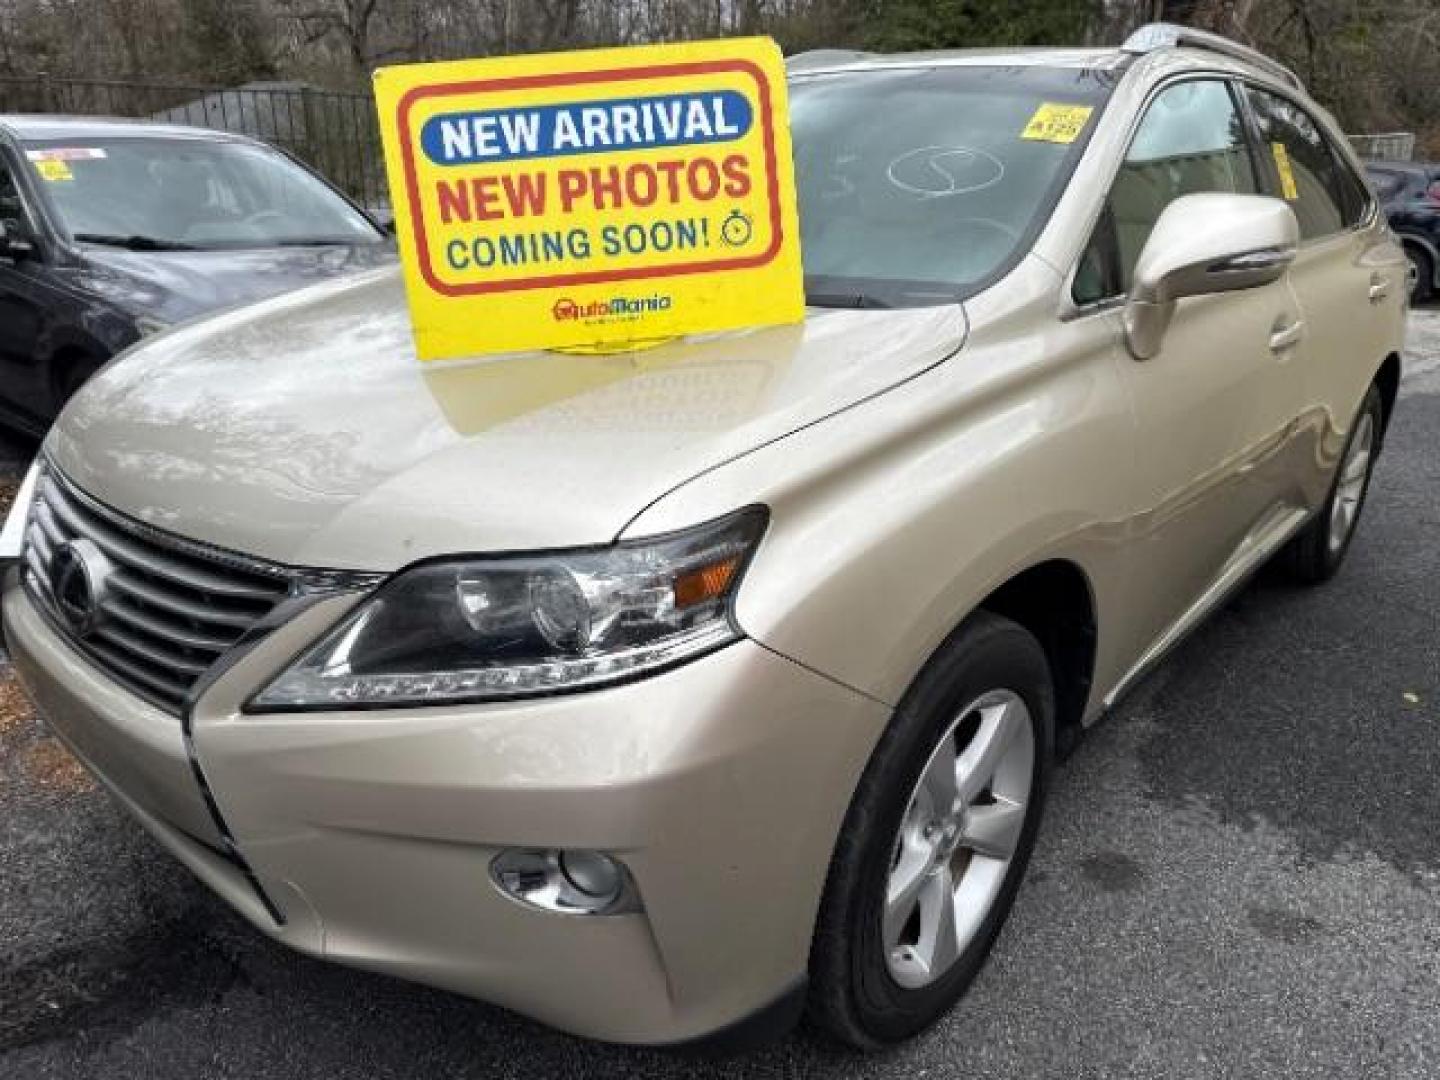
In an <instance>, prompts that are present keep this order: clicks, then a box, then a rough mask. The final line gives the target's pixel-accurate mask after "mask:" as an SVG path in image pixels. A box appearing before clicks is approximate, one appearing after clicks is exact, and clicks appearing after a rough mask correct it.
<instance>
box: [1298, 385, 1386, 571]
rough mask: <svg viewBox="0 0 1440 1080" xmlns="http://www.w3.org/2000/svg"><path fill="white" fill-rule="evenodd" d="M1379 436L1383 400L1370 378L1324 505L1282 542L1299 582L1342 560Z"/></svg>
mask: <svg viewBox="0 0 1440 1080" xmlns="http://www.w3.org/2000/svg"><path fill="white" fill-rule="evenodd" d="M1384 437H1385V406H1384V403H1383V402H1382V401H1381V400H1380V391H1379V389H1378V388H1377V387H1375V386H1374V385H1373V384H1372V385H1371V387H1370V389H1369V390H1368V391H1367V392H1366V394H1365V400H1364V401H1363V402H1361V404H1360V411H1359V413H1358V414H1356V417H1355V423H1353V424H1352V425H1351V426H1350V436H1349V438H1347V439H1346V440H1345V452H1344V454H1342V455H1341V457H1340V464H1339V465H1338V466H1337V467H1336V469H1335V479H1334V481H1333V482H1332V483H1331V485H1330V494H1329V496H1328V497H1327V498H1326V499H1325V505H1324V506H1322V507H1321V508H1320V512H1319V513H1318V514H1316V515H1315V517H1314V518H1312V519H1311V521H1310V523H1309V524H1308V525H1306V526H1305V528H1304V529H1302V530H1301V531H1300V532H1299V533H1298V534H1297V535H1296V536H1295V538H1294V539H1293V540H1291V541H1290V544H1289V546H1288V547H1287V548H1286V551H1285V556H1286V558H1285V561H1286V564H1287V567H1286V568H1287V569H1288V570H1289V572H1290V575H1291V576H1292V577H1293V578H1295V579H1296V580H1297V581H1299V582H1301V583H1302V584H1305V585H1319V584H1320V583H1322V582H1325V581H1329V580H1330V579H1331V578H1332V577H1334V576H1335V574H1336V572H1337V571H1338V570H1339V569H1340V564H1341V563H1343V562H1344V561H1345V555H1346V553H1347V552H1348V551H1349V550H1350V543H1351V541H1352V540H1354V539H1355V529H1356V527H1357V526H1358V525H1359V523H1360V512H1361V511H1362V510H1363V509H1364V508H1365V496H1366V495H1368V494H1369V492H1370V478H1371V476H1372V475H1374V472H1375V462H1376V460H1377V459H1378V458H1379V456H1380V448H1381V444H1382V443H1383V441H1384ZM1362 456H1363V464H1362ZM1357 480H1358V483H1357V482H1356V481H1357Z"/></svg>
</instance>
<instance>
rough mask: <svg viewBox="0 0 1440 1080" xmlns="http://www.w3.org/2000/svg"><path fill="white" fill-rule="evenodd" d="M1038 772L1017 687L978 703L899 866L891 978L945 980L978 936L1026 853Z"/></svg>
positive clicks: (890, 903)
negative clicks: (1023, 844) (1023, 845)
mask: <svg viewBox="0 0 1440 1080" xmlns="http://www.w3.org/2000/svg"><path fill="white" fill-rule="evenodd" d="M1034 770H1035V733H1034V729H1033V728H1032V726H1031V723H1030V710H1029V709H1028V708H1027V707H1026V705H1025V702H1024V701H1023V700H1021V698H1020V696H1019V695H1018V694H1016V693H1014V692H1013V691H1010V690H995V691H991V692H990V693H987V694H984V695H982V696H981V697H979V698H977V699H976V700H975V701H973V702H971V703H970V704H969V705H968V706H966V708H964V709H963V710H961V711H960V712H959V714H957V715H956V717H955V719H954V720H953V721H952V722H951V723H950V725H949V726H948V727H947V728H946V730H945V734H944V735H943V736H941V738H940V739H939V741H938V742H937V743H936V745H935V747H934V749H933V750H932V751H931V753H930V757H929V759H928V760H927V762H926V764H925V768H924V770H923V771H922V772H921V773H920V779H919V780H918V781H917V782H916V784H915V788H914V790H913V791H912V792H911V794H910V801H909V803H908V804H907V805H906V808H905V815H904V817H903V818H902V819H901V823H900V828H899V830H898V832H897V834H896V837H895V841H894V846H893V849H892V854H891V859H890V874H889V879H888V881H887V883H886V891H885V903H884V910H883V924H882V942H883V946H884V949H885V962H886V967H887V968H888V970H889V972H890V976H891V978H893V979H894V980H895V982H896V983H898V984H899V985H900V986H902V987H905V988H906V989H919V988H921V987H924V986H928V985H929V984H931V983H933V982H934V981H935V980H936V979H939V978H941V977H942V976H943V975H944V974H945V973H946V972H947V971H949V970H950V968H951V967H953V966H954V964H955V962H956V961H957V960H959V958H960V956H961V955H962V954H963V953H964V951H965V949H966V947H967V946H968V945H969V944H970V942H971V941H972V940H973V939H974V937H975V935H976V934H977V933H978V932H979V930H980V927H981V925H982V924H983V923H984V921H985V917H986V916H987V915H988V914H989V912H990V910H991V908H992V907H993V906H994V904H995V900H996V898H997V897H998V896H999V895H1000V890H1001V888H1002V886H1003V885H1004V882H1005V878H1006V876H1007V874H1008V872H1009V869H1010V864H1011V862H1012V861H1013V860H1014V858H1015V853H1016V851H1017V850H1018V849H1019V846H1020V838H1021V835H1022V833H1023V832H1024V828H1025V819H1026V815H1027V812H1028V807H1029V804H1030V798H1031V794H1032V787H1033V784H1034Z"/></svg>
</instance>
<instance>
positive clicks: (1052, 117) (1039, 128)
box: [1020, 101, 1095, 144]
mask: <svg viewBox="0 0 1440 1080" xmlns="http://www.w3.org/2000/svg"><path fill="white" fill-rule="evenodd" d="M1094 111H1095V107H1094V106H1093V105H1056V104H1055V103H1054V102H1050V101H1046V102H1043V103H1041V105H1040V107H1039V108H1038V109H1036V110H1035V115H1034V116H1032V117H1030V122H1029V123H1028V124H1026V125H1025V130H1024V131H1022V132H1021V133H1020V137H1021V138H1022V139H1034V140H1036V141H1037V142H1053V143H1067V144H1068V143H1072V142H1074V141H1075V140H1076V139H1078V138H1079V137H1080V133H1081V132H1082V131H1084V130H1085V123H1086V121H1088V120H1089V119H1090V114H1091V113H1092V112H1094Z"/></svg>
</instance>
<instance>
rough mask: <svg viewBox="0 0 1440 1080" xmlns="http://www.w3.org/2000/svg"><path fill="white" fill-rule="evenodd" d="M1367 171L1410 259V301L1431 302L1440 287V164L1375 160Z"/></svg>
mask: <svg viewBox="0 0 1440 1080" xmlns="http://www.w3.org/2000/svg"><path fill="white" fill-rule="evenodd" d="M1365 169H1366V171H1367V172H1368V173H1369V174H1370V182H1371V183H1373V184H1374V185H1375V191H1376V193H1377V194H1378V195H1379V196H1380V201H1381V202H1382V203H1383V204H1384V206H1385V214H1386V216H1387V217H1389V219H1390V227H1391V228H1392V229H1394V230H1395V233H1396V235H1397V236H1399V237H1400V239H1401V241H1402V242H1403V243H1404V245H1405V254H1406V255H1407V256H1408V257H1409V259H1410V266H1411V269H1412V271H1413V277H1414V286H1413V291H1412V293H1411V299H1412V300H1414V301H1415V302H1416V303H1420V302H1422V301H1425V300H1429V299H1430V298H1431V297H1433V296H1434V295H1435V291H1436V289H1437V287H1440V277H1437V275H1440V165H1432V164H1428V163H1425V162H1416V161H1373V162H1370V163H1368V164H1367V165H1366V166H1365Z"/></svg>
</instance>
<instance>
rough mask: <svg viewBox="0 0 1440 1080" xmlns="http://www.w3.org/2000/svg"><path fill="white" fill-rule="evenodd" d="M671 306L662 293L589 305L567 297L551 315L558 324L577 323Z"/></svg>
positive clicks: (554, 308)
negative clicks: (583, 320) (582, 320)
mask: <svg viewBox="0 0 1440 1080" xmlns="http://www.w3.org/2000/svg"><path fill="white" fill-rule="evenodd" d="M670 304H671V298H670V297H669V296H666V295H664V294H662V293H656V294H655V295H654V296H614V297H611V298H610V299H609V300H591V301H590V302H589V303H587V304H577V303H576V302H575V301H574V300H571V299H570V298H569V297H566V298H564V299H561V300H556V301H555V304H554V306H553V307H551V308H550V314H551V316H552V317H553V318H554V319H555V321H556V322H576V321H578V320H581V319H608V318H616V317H625V316H636V315H648V314H650V313H651V312H653V311H669V310H670Z"/></svg>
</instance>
